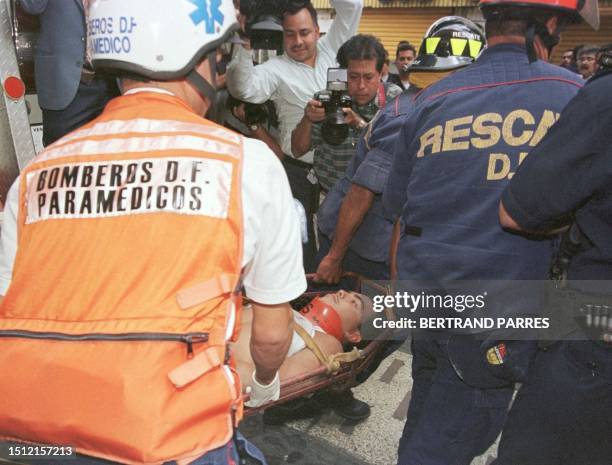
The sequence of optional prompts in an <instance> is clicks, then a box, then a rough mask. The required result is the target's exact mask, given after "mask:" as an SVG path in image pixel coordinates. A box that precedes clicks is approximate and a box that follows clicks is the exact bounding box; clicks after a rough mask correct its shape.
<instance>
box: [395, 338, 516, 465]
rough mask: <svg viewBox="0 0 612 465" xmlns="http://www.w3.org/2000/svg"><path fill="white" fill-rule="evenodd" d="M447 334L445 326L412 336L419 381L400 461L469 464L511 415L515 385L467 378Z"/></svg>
mask: <svg viewBox="0 0 612 465" xmlns="http://www.w3.org/2000/svg"><path fill="white" fill-rule="evenodd" d="M448 337H449V336H448V334H445V333H442V332H441V333H432V334H431V335H430V337H428V338H427V339H425V338H421V337H419V338H417V339H413V341H412V353H413V360H412V378H413V382H414V383H413V386H412V396H411V399H410V405H409V407H408V416H407V419H406V424H405V426H404V431H403V433H402V437H401V439H400V444H399V448H398V464H399V465H469V464H470V462H471V461H472V460H473V458H474V457H476V456H478V455H481V454H482V453H484V452H485V451H486V450H487V449H488V448H489V447H490V446H491V444H493V442H494V441H495V438H496V437H497V436H498V434H499V432H500V431H501V429H502V426H503V424H504V421H505V420H506V415H507V408H508V404H509V403H510V400H511V399H512V393H513V390H512V389H511V388H500V389H479V388H475V387H472V386H468V385H467V384H465V383H464V382H463V381H462V380H461V379H460V378H459V377H458V376H457V374H456V372H455V370H454V369H453V367H452V365H451V363H450V361H449V358H448ZM513 465H519V464H518V463H515V464H513ZM520 465H523V464H522V463H521V464H520Z"/></svg>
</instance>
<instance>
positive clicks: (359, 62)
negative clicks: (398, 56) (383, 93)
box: [337, 34, 385, 105]
mask: <svg viewBox="0 0 612 465" xmlns="http://www.w3.org/2000/svg"><path fill="white" fill-rule="evenodd" d="M337 60H338V63H339V64H340V67H341V68H346V74H347V79H348V89H347V91H348V94H349V95H350V96H351V97H352V98H353V101H354V102H355V103H357V105H365V104H366V103H368V102H370V101H372V100H373V99H374V98H375V97H376V93H377V92H378V88H379V86H380V78H381V75H382V70H383V66H384V64H385V48H384V47H383V45H382V44H381V43H380V41H379V40H378V39H377V38H376V37H374V36H371V35H365V34H359V35H356V36H354V37H352V38H350V39H349V40H348V41H346V42H345V43H344V44H343V45H342V47H340V49H339V50H338V56H337Z"/></svg>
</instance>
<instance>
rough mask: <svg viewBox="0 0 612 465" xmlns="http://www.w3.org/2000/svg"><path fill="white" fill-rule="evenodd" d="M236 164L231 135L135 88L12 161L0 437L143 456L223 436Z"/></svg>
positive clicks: (167, 456)
mask: <svg viewBox="0 0 612 465" xmlns="http://www.w3.org/2000/svg"><path fill="white" fill-rule="evenodd" d="M241 167H242V139H241V138H240V137H239V136H237V135H236V134H234V133H232V132H230V131H228V130H226V129H224V128H222V127H219V126H216V125H214V124H212V123H210V122H208V121H205V120H203V119H202V118H200V117H198V116H197V115H195V114H194V113H193V112H192V111H191V110H190V109H189V108H188V107H187V106H186V105H185V104H184V103H183V102H182V101H181V100H179V99H178V98H176V97H174V96H169V95H160V94H153V93H139V94H134V95H128V96H123V97H119V98H118V99H115V100H113V101H112V102H111V103H110V104H109V105H108V106H107V108H106V109H105V111H104V113H103V114H102V115H101V116H100V117H99V118H98V119H96V120H94V121H93V122H92V123H90V124H88V125H86V126H85V127H83V128H82V129H79V130H77V131H75V132H73V133H71V134H70V135H68V136H67V137H65V138H63V139H61V140H60V141H58V142H57V143H55V144H53V145H51V146H50V147H48V148H47V149H46V150H45V151H44V152H43V153H42V154H41V155H40V156H39V157H37V158H36V159H35V160H34V161H33V162H32V163H31V164H30V165H29V166H28V167H27V168H26V169H25V170H24V172H23V173H22V174H21V190H20V211H19V218H18V224H19V231H18V250H17V256H16V259H15V265H14V270H13V279H12V283H11V286H10V287H9V290H8V292H7V295H6V297H5V299H4V301H3V303H2V306H1V307H0V370H1V371H2V373H5V374H8V373H10V375H7V377H6V378H5V382H3V383H2V388H0V391H1V392H0V437H2V438H4V439H9V440H22V441H29V442H37V443H46V444H70V445H72V446H75V447H76V448H77V450H78V451H79V452H81V453H84V454H87V455H92V456H97V457H102V458H106V459H109V460H114V461H120V462H124V463H151V464H154V463H162V462H164V461H169V460H174V459H189V458H194V457H197V456H198V455H201V454H203V453H204V452H206V451H208V450H211V449H214V448H216V447H219V446H221V445H223V444H225V443H226V442H227V441H229V440H230V439H231V435H232V430H233V422H234V421H235V420H238V419H239V418H240V417H241V415H242V405H241V396H240V385H239V381H238V379H237V376H234V374H233V373H234V372H233V370H231V369H230V367H229V366H228V365H226V363H229V364H230V365H232V363H231V361H230V360H229V357H228V354H227V353H226V345H227V344H226V343H227V339H229V337H230V336H231V335H233V334H237V328H233V327H232V325H233V324H234V322H235V321H236V318H237V315H236V314H235V313H236V312H237V311H239V310H240V304H241V302H240V293H239V289H238V288H239V286H240V280H239V276H240V271H241V258H242V244H243V226H242V206H241V187H240V179H241Z"/></svg>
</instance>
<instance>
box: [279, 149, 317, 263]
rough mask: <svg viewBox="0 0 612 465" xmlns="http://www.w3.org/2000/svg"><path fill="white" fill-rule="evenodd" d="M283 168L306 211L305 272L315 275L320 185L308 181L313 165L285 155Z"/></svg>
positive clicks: (292, 189) (295, 194) (294, 194)
mask: <svg viewBox="0 0 612 465" xmlns="http://www.w3.org/2000/svg"><path fill="white" fill-rule="evenodd" d="M283 166H284V167H285V171H286V173H287V178H289V186H291V193H292V194H293V197H295V198H296V199H297V200H299V201H300V203H301V204H302V206H303V207H304V210H306V221H307V225H308V242H307V243H306V244H303V246H302V247H303V253H304V270H305V271H306V273H314V272H315V271H316V270H317V267H316V262H315V259H316V255H317V244H316V241H315V233H314V231H315V230H314V214H315V213H316V212H317V209H318V208H319V184H318V183H314V184H313V183H312V182H311V181H310V180H309V179H308V172H309V171H310V170H311V168H312V165H309V164H308V163H304V162H302V161H299V160H296V159H295V158H291V157H289V156H287V155H285V159H284V160H283Z"/></svg>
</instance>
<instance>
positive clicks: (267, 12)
mask: <svg viewBox="0 0 612 465" xmlns="http://www.w3.org/2000/svg"><path fill="white" fill-rule="evenodd" d="M283 9H284V1H282V0H240V13H241V14H242V15H244V16H245V17H246V24H245V33H246V35H247V36H248V38H249V39H250V41H251V48H252V49H254V50H275V51H276V53H277V55H280V54H281V53H282V52H283V25H282V18H281V17H280V16H279V12H281V11H283Z"/></svg>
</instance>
